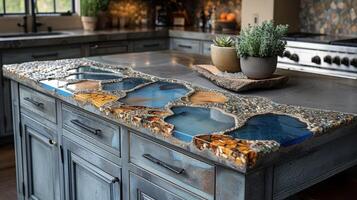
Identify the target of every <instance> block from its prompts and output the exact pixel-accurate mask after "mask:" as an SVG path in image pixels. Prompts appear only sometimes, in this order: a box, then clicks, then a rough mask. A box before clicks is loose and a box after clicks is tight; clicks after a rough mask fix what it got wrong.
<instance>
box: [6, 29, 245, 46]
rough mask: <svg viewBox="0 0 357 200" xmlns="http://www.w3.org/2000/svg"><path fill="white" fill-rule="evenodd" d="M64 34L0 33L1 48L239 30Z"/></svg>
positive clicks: (198, 35) (209, 35)
mask: <svg viewBox="0 0 357 200" xmlns="http://www.w3.org/2000/svg"><path fill="white" fill-rule="evenodd" d="M55 32H61V33H62V34H56V35H41V36H26V37H1V36H2V35H3V36H4V35H5V36H6V35H9V34H15V33H1V34H0V49H8V48H29V47H37V46H51V45H68V44H78V43H88V42H103V41H110V40H128V39H131V40H135V39H150V38H155V37H156V38H158V37H168V36H170V37H178V38H186V39H197V40H212V39H213V37H214V36H215V35H217V34H218V35H220V34H226V35H232V36H233V35H237V34H238V31H212V30H202V29H198V28H193V27H191V28H187V27H171V28H164V27H163V28H132V29H112V30H99V31H94V32H86V31H83V30H63V31H55Z"/></svg>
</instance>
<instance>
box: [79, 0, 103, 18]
mask: <svg viewBox="0 0 357 200" xmlns="http://www.w3.org/2000/svg"><path fill="white" fill-rule="evenodd" d="M99 1H101V0H81V15H82V16H86V17H95V16H97V14H98V10H99V8H100V2H99Z"/></svg>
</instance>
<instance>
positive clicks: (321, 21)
mask: <svg viewBox="0 0 357 200" xmlns="http://www.w3.org/2000/svg"><path fill="white" fill-rule="evenodd" d="M300 23H301V31H304V32H315V33H326V34H333V35H351V36H357V0H301V12H300Z"/></svg>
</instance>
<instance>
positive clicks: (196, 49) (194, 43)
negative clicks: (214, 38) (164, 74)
mask: <svg viewBox="0 0 357 200" xmlns="http://www.w3.org/2000/svg"><path fill="white" fill-rule="evenodd" d="M171 42H172V43H171V45H172V49H173V50H178V51H183V52H187V53H195V54H199V53H200V41H198V40H186V39H172V40H171Z"/></svg>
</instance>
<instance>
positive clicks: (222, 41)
mask: <svg viewBox="0 0 357 200" xmlns="http://www.w3.org/2000/svg"><path fill="white" fill-rule="evenodd" d="M213 43H214V45H216V46H217V47H234V46H235V41H234V40H233V39H232V38H231V37H229V36H217V37H216V38H215V39H214V40H213Z"/></svg>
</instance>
